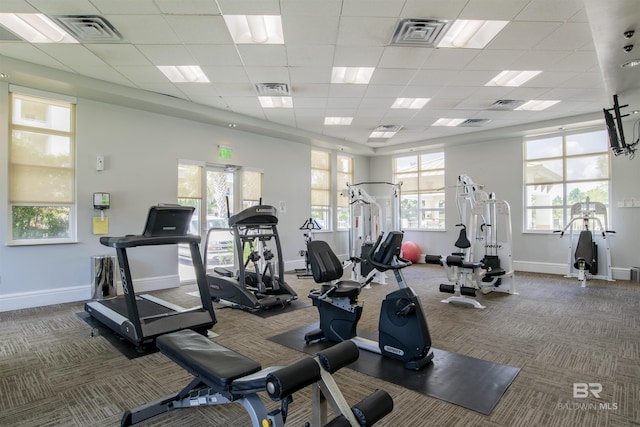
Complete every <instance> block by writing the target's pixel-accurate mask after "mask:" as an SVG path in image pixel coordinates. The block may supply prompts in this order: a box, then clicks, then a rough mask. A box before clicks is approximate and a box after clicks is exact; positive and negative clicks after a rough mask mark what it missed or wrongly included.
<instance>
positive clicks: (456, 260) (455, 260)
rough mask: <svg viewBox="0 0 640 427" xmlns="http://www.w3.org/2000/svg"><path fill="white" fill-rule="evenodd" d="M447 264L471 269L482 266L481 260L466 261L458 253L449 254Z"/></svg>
mask: <svg viewBox="0 0 640 427" xmlns="http://www.w3.org/2000/svg"><path fill="white" fill-rule="evenodd" d="M447 265H448V266H450V267H462V268H469V269H472V270H475V269H476V268H480V267H482V263H481V262H466V261H465V260H464V258H463V257H461V256H459V255H449V256H448V257H447Z"/></svg>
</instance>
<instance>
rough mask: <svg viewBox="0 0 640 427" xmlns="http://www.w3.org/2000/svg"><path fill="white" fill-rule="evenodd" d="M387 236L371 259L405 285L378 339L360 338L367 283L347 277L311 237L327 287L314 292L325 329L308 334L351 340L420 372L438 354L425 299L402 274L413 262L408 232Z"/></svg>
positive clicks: (386, 311) (383, 317)
mask: <svg viewBox="0 0 640 427" xmlns="http://www.w3.org/2000/svg"><path fill="white" fill-rule="evenodd" d="M383 237H384V235H383V234H380V236H379V237H378V239H377V241H376V243H375V244H374V245H373V247H372V248H371V250H370V251H369V253H368V254H367V262H368V263H369V264H370V265H372V266H373V267H374V268H375V269H377V270H378V271H380V272H384V271H387V270H392V271H393V273H394V275H395V278H396V281H397V282H398V287H399V289H398V290H396V291H394V292H391V293H389V294H388V295H387V296H386V297H385V299H384V301H383V302H382V307H381V309H380V319H379V325H378V339H379V340H378V342H376V341H373V340H368V339H365V338H362V337H358V336H356V335H357V331H356V329H357V325H358V321H359V320H360V317H361V316H362V308H363V305H362V304H361V303H360V302H358V295H359V294H360V291H361V289H362V288H363V287H364V286H365V285H366V282H365V284H361V283H359V282H356V281H352V280H341V278H342V275H343V267H342V263H341V262H340V260H339V259H338V257H337V256H336V255H335V253H334V252H333V251H332V250H331V247H329V245H328V244H327V243H326V242H325V241H322V240H315V241H311V242H309V243H308V246H307V250H308V252H309V261H310V264H311V270H312V272H313V278H314V280H315V282H316V283H322V284H323V285H322V288H321V289H313V290H311V292H310V293H309V298H311V300H312V302H313V305H314V306H316V307H318V313H319V315H320V329H317V330H314V331H311V332H308V333H307V334H305V342H306V343H307V344H309V343H311V342H313V341H318V340H323V339H327V340H329V341H337V342H340V341H345V340H351V341H353V342H354V343H355V344H356V345H357V346H358V347H359V348H361V349H363V350H367V351H371V352H374V353H378V354H381V355H383V356H386V357H389V358H392V359H396V360H399V361H401V362H403V363H404V364H405V368H407V369H412V370H420V369H423V368H424V367H426V366H427V365H428V364H429V363H430V362H431V360H432V359H433V352H430V349H431V337H430V335H429V328H428V326H427V320H426V318H425V315H424V312H423V310H422V305H421V304H420V299H419V298H418V296H417V295H416V294H415V292H414V291H413V289H411V288H410V287H409V286H407V284H406V282H405V280H404V276H403V274H402V269H403V268H405V267H408V266H409V265H411V262H410V261H408V260H405V259H402V258H401V257H400V251H401V246H402V238H403V233H402V232H400V231H392V232H389V233H388V234H387V235H386V238H384V239H383Z"/></svg>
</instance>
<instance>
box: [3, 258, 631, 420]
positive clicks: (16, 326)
mask: <svg viewBox="0 0 640 427" xmlns="http://www.w3.org/2000/svg"><path fill="white" fill-rule="evenodd" d="M404 274H405V277H406V279H407V282H408V284H409V285H410V286H411V287H413V288H414V290H415V291H416V293H418V295H419V296H420V298H421V302H422V304H423V307H424V310H425V312H426V315H427V320H428V322H429V328H430V331H431V337H432V340H433V345H434V347H437V348H439V349H442V350H446V351H450V352H455V353H460V354H463V355H467V356H471V357H475V358H479V359H484V360H489V361H493V362H497V363H502V364H505V365H511V366H515V367H519V368H521V371H520V373H519V374H518V376H517V377H516V378H515V380H514V382H513V383H512V384H511V386H510V387H509V388H508V389H507V391H506V393H505V394H504V396H503V397H502V399H501V400H500V402H499V403H498V404H497V406H496V408H495V409H494V410H493V412H492V413H491V414H490V415H482V414H479V413H477V412H474V411H471V410H468V409H465V408H462V407H459V406H456V405H453V404H450V403H447V402H444V401H441V400H438V399H434V398H431V397H428V396H425V395H422V394H419V393H417V392H413V391H410V390H407V389H404V388H402V387H399V386H397V385H394V384H391V383H387V382H384V381H381V380H378V379H376V378H373V377H369V376H367V375H364V374H361V373H358V372H356V371H353V370H351V369H348V368H346V369H342V370H340V371H338V372H337V373H336V374H334V376H335V378H336V380H337V382H338V384H339V385H340V387H341V389H342V391H343V393H344V394H345V396H346V398H347V400H348V401H349V402H350V403H351V404H354V403H356V402H358V401H359V400H361V399H362V398H363V397H364V396H366V395H368V394H369V393H371V392H372V391H373V390H374V389H376V388H382V389H385V390H387V391H388V392H389V393H390V394H391V396H392V397H393V399H394V411H393V412H392V413H391V414H390V415H388V416H387V417H386V418H384V419H383V420H382V421H381V422H379V423H378V424H377V425H380V426H461V427H462V426H465V427H466V426H487V427H498V426H504V427H517V426H527V427H531V426H545V427H549V426H562V427H565V426H611V427H614V426H631V425H640V361H639V359H640V344H639V343H640V286H638V284H635V283H631V282H627V281H616V282H604V281H590V282H588V284H587V287H586V288H581V287H580V285H579V283H578V282H577V280H576V279H566V278H564V277H561V276H551V275H542V274H531V273H519V274H517V275H516V281H517V287H518V292H519V294H518V295H505V294H489V295H482V296H479V297H478V299H480V300H481V301H482V303H483V304H484V305H486V307H487V308H486V309H484V310H477V309H473V308H470V307H468V306H463V305H452V304H442V303H441V302H440V301H441V300H442V299H443V298H444V297H446V294H441V293H440V292H438V284H439V283H444V282H446V280H445V275H444V271H443V270H442V268H441V267H438V266H431V265H424V264H419V265H413V266H411V267H409V268H406V269H404ZM286 281H287V282H288V283H289V284H291V285H292V286H293V287H294V288H295V289H296V291H297V292H298V293H299V296H300V300H301V301H304V302H308V299H307V296H306V295H307V293H308V291H309V289H311V288H313V287H316V286H317V285H316V284H315V283H313V281H312V280H311V279H298V278H296V276H295V274H288V275H287V277H286ZM388 282H389V283H388V284H387V285H379V284H373V285H372V286H371V288H370V289H364V290H363V292H362V298H361V299H362V300H363V302H364V304H365V308H364V313H363V317H362V320H361V321H360V324H359V326H360V328H361V329H363V330H368V331H372V332H375V331H376V329H377V321H378V310H379V308H380V304H381V301H382V299H383V298H384V295H385V294H386V293H388V292H391V291H392V290H393V289H394V288H395V281H394V279H393V277H390V278H389V279H388ZM194 290H195V286H192V285H190V286H182V287H180V288H177V289H171V290H165V291H160V292H155V293H154V295H156V296H158V297H160V298H164V299H166V300H169V301H171V302H174V303H177V304H180V305H182V306H185V307H190V306H194V305H197V304H198V299H197V298H195V297H193V296H192V295H189V294H188V292H193V291H194ZM82 312H83V303H81V302H78V303H69V304H60V305H52V306H47V307H40V308H32V309H25V310H17V311H13V312H4V313H0V331H1V332H0V425H2V426H17V427H24V426H116V425H119V423H120V418H121V416H122V413H123V412H124V411H125V410H126V409H128V408H132V407H136V406H139V405H141V404H144V403H147V402H151V401H153V400H156V399H158V398H160V397H163V396H165V395H168V394H170V393H172V392H175V391H178V390H179V389H181V388H182V387H183V386H185V385H186V384H187V383H188V382H189V381H190V380H191V376H190V375H189V374H188V373H187V372H185V371H184V370H182V369H181V368H180V367H178V366H177V365H176V364H174V363H173V362H172V361H170V360H169V359H167V358H166V357H165V356H163V355H162V354H161V353H157V352H156V353H153V354H148V355H145V356H142V357H138V358H135V359H129V358H127V357H125V356H124V355H123V354H122V353H121V352H120V351H118V350H117V349H116V348H114V346H113V345H111V344H110V343H109V341H108V340H107V339H106V337H105V336H101V335H97V336H94V337H92V336H91V328H90V327H89V325H88V324H87V323H86V322H85V321H84V320H83V319H82V318H81V317H80V316H79V315H78V314H79V313H82ZM216 314H217V317H218V323H217V324H216V325H215V326H214V327H213V329H212V330H213V332H215V333H216V334H218V335H219V336H218V337H216V338H214V340H215V341H216V342H218V343H220V344H222V345H225V346H227V347H229V348H231V349H233V350H235V351H238V352H240V353H242V354H244V355H246V356H248V357H251V358H252V359H254V360H256V361H258V362H260V363H261V364H262V366H270V365H283V364H288V363H292V362H294V361H296V360H298V359H300V358H302V357H305V356H304V354H302V353H300V352H298V351H295V350H292V349H289V348H287V347H284V346H281V345H279V344H276V343H274V342H271V341H269V340H268V338H269V337H271V336H273V335H276V334H279V333H281V332H283V331H287V330H292V329H295V328H298V327H300V326H303V325H307V324H310V323H313V322H316V321H317V316H318V315H317V311H316V308H315V307H308V308H302V309H299V310H292V311H284V312H283V313H282V314H279V315H277V316H272V317H269V318H267V319H263V318H261V317H259V316H255V315H252V314H250V313H245V312H242V311H239V310H233V309H219V310H217V311H216ZM407 374H408V375H410V373H407ZM574 383H592V384H593V383H598V384H600V385H601V386H602V391H601V392H600V394H599V398H596V397H594V396H593V395H590V397H589V398H578V397H576V398H574ZM265 403H266V404H267V405H268V406H269V407H274V403H273V402H270V401H269V400H268V399H265ZM290 408H291V412H290V416H289V422H288V424H287V425H291V426H302V425H304V422H305V421H310V413H311V409H310V392H309V390H307V389H305V390H303V391H301V392H299V393H297V394H296V395H295V396H294V402H293V403H292V405H291V407H290ZM248 424H249V418H248V416H247V415H246V413H245V412H244V409H243V408H242V407H241V406H239V405H225V406H212V407H204V408H192V409H187V410H177V411H173V412H171V413H168V414H164V415H162V416H158V417H156V418H155V419H152V420H149V421H147V422H146V423H144V424H143V425H145V426H175V425H181V426H205V425H208V426H246V425H248Z"/></svg>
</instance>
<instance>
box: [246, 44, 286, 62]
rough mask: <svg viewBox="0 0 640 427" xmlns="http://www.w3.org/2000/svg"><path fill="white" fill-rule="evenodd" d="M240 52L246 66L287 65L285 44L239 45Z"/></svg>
mask: <svg viewBox="0 0 640 427" xmlns="http://www.w3.org/2000/svg"><path fill="white" fill-rule="evenodd" d="M238 52H240V57H241V58H242V62H243V63H244V64H245V65H246V66H269V67H286V66H287V51H286V48H285V47H284V45H273V44H271V45H265V46H258V45H248V44H243V45H238Z"/></svg>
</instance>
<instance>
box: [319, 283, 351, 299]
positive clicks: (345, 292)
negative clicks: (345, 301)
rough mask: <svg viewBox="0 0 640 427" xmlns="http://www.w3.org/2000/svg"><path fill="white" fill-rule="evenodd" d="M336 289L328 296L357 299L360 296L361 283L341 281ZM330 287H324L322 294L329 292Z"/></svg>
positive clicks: (336, 284)
mask: <svg viewBox="0 0 640 427" xmlns="http://www.w3.org/2000/svg"><path fill="white" fill-rule="evenodd" d="M334 285H335V286H336V289H334V290H333V291H331V292H329V294H328V296H329V297H333V298H355V297H357V296H358V295H360V283H358V282H356V281H353V280H341V281H339V282H336V283H335V284H334ZM329 287H330V286H329V285H322V290H321V293H325V292H327V290H329Z"/></svg>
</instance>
